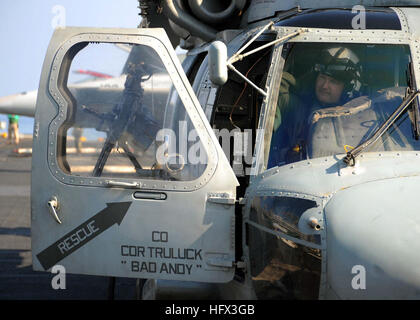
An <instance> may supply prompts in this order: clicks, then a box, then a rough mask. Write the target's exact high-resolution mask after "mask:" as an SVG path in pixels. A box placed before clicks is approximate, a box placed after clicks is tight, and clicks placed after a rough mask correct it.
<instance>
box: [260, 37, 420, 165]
mask: <svg viewBox="0 0 420 320" xmlns="http://www.w3.org/2000/svg"><path fill="white" fill-rule="evenodd" d="M283 56H284V58H285V66H284V71H283V75H282V80H281V86H280V92H279V99H278V103H277V108H276V115H275V121H274V128H273V136H272V140H271V147H270V155H269V160H268V168H271V167H274V166H281V165H283V164H287V163H292V162H296V161H300V160H304V159H313V158H319V157H327V156H332V155H337V154H346V153H347V152H349V151H351V150H352V149H354V148H356V147H357V146H358V145H360V144H361V143H362V142H364V141H366V140H367V139H368V138H369V137H371V136H372V135H373V133H375V132H376V131H377V130H378V129H379V128H380V127H381V125H382V124H383V123H384V122H385V121H386V119H388V118H389V117H390V115H391V114H392V113H393V112H394V111H395V110H396V109H397V107H398V106H399V105H400V104H401V103H402V101H403V100H404V98H405V96H406V95H407V89H408V88H409V87H410V81H411V80H410V79H411V78H410V61H411V60H410V53H409V47H408V46H406V45H390V44H384V45H382V44H354V43H352V44H351V43H340V44H338V43H293V44H292V43H288V44H286V45H285V46H284V48H283ZM334 90H338V91H337V92H336V97H333V94H334ZM413 119H414V109H413V108H411V109H409V111H408V112H405V113H402V114H401V115H400V116H399V117H398V119H397V120H396V121H395V122H394V123H393V124H392V126H391V127H390V128H389V130H387V131H386V132H385V133H384V134H383V135H382V137H381V139H378V140H377V141H376V142H375V143H373V144H372V145H370V146H369V149H368V150H367V151H403V150H406V151H409V150H419V149H420V141H419V140H416V139H415V135H414V134H413V130H412V127H413V126H412V124H413V123H414V120H413Z"/></svg>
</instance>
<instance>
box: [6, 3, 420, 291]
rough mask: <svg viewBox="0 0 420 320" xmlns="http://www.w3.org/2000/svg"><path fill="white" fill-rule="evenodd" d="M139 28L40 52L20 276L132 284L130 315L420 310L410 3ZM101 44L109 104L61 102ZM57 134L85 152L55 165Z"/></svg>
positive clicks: (63, 144) (183, 15)
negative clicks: (369, 303) (196, 303)
mask: <svg viewBox="0 0 420 320" xmlns="http://www.w3.org/2000/svg"><path fill="white" fill-rule="evenodd" d="M201 3H202V5H200V4H201ZM139 8H140V9H141V16H142V21H141V25H140V26H139V28H136V29H101V28H82V27H78V28H74V27H72V28H64V29H58V30H56V31H55V33H54V35H53V37H52V39H51V42H50V45H49V48H48V51H47V53H46V57H45V62H44V65H43V69H42V74H41V81H40V86H39V89H38V92H37V101H36V112H35V122H34V136H33V156H32V168H33V170H32V182H31V183H32V186H31V190H36V194H33V195H32V198H31V201H32V203H31V210H32V221H31V222H32V231H31V235H32V253H33V268H34V269H35V270H39V271H47V270H50V269H51V268H52V267H53V266H54V265H62V266H64V267H65V268H66V271H67V272H69V273H77V274H90V275H102V276H109V277H111V279H114V277H131V278H137V279H142V280H139V281H138V289H139V297H140V298H143V299H168V298H169V299H171V298H178V299H179V298H185V299H192V298H194V299H207V298H212V299H419V298H420V274H419V271H418V265H420V255H419V254H418V253H419V252H420V241H419V239H420V227H419V226H420V215H419V214H418V211H417V208H418V205H417V203H416V202H415V200H416V199H417V190H418V189H419V186H420V175H419V173H420V169H419V168H420V141H419V136H420V129H419V106H418V95H419V93H420V91H419V89H418V88H419V87H420V49H419V48H420V20H419V19H418V17H419V15H420V1H409V0H405V1H388V0H382V1H378V0H370V1H369V0H367V1H363V6H362V5H361V1H351V0H347V1H337V0H326V1H309V0H306V1H305V0H300V1H299V0H286V1H284V0H283V1H260V0H230V1H221V0H217V1H204V2H202V1H199V0H189V1H178V0H161V1H150V0H139ZM162 28H163V29H162ZM114 43H116V44H123V45H130V46H131V48H132V49H131V51H130V55H129V58H128V60H127V63H126V64H125V67H124V71H123V73H122V76H121V77H120V78H119V80H118V81H119V85H115V86H113V85H110V86H108V85H107V86H95V85H94V83H98V82H95V81H94V82H89V83H81V84H72V85H70V84H68V77H69V73H70V67H71V64H72V61H73V59H74V58H75V57H77V56H78V55H79V54H81V53H83V52H85V51H86V50H91V48H94V49H95V50H96V49H97V48H101V47H106V46H107V45H109V44H114ZM178 45H180V47H181V48H183V49H185V50H187V55H186V58H185V59H184V60H183V62H182V64H181V63H180V62H179V61H178V59H177V57H176V54H175V52H174V50H173V48H175V47H176V46H178ZM100 52H101V51H100V50H99V51H98V53H97V59H101V58H102V56H101V53H100ZM121 79H123V80H121ZM100 81H101V82H102V83H103V84H104V83H108V82H107V81H110V82H112V81H117V79H115V78H112V79H101V80H100ZM91 84H92V85H91ZM32 95H33V93H32ZM28 97H29V96H28ZM0 105H1V102H0ZM27 106H29V104H27ZM29 109H30V108H26V109H25V108H24V107H22V108H21V109H19V108H16V109H14V110H13V111H14V112H13V113H18V114H19V113H20V114H23V115H28V114H29V113H30V112H29V111H30V110H29ZM1 110H3V112H4V110H6V112H7V113H9V112H10V109H5V108H4V106H0V111H1ZM25 113H26V114H25ZM74 128H82V129H83V130H84V131H89V132H90V133H92V135H93V136H95V137H97V136H100V137H102V139H99V140H98V139H96V140H94V139H92V140H88V141H87V143H86V144H87V145H89V146H91V147H93V148H94V149H95V150H97V151H95V152H93V153H89V154H88V155H85V156H80V155H77V154H72V153H69V152H67V150H68V149H69V148H70V147H72V143H70V142H69V141H70V139H69V132H72V129H74ZM95 134H96V135H95ZM232 141H233V145H232V144H229V142H232ZM75 199H77V201H75Z"/></svg>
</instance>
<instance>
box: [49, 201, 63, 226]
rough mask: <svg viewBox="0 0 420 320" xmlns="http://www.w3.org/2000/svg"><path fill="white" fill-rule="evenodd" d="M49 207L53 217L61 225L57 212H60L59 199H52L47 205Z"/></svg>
mask: <svg viewBox="0 0 420 320" xmlns="http://www.w3.org/2000/svg"><path fill="white" fill-rule="evenodd" d="M47 205H48V209H49V210H50V212H51V214H52V216H53V217H54V219H55V221H57V223H59V224H61V223H62V222H61V220H60V218H59V217H58V214H57V210H58V200H57V197H52V198H51V200H50V201H48V203H47Z"/></svg>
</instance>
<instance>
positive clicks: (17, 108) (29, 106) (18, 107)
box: [0, 90, 38, 117]
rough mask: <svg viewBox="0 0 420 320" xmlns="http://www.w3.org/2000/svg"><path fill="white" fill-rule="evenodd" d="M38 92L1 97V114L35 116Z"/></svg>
mask: <svg viewBox="0 0 420 320" xmlns="http://www.w3.org/2000/svg"><path fill="white" fill-rule="evenodd" d="M37 93H38V91H37V90H34V91H29V92H23V93H19V94H13V95H9V96H5V97H0V113H3V114H17V115H21V116H28V117H33V116H35V106H36V98H37Z"/></svg>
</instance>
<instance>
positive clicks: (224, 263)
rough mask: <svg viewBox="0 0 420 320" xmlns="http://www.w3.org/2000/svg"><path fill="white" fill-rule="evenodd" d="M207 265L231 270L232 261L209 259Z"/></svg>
mask: <svg viewBox="0 0 420 320" xmlns="http://www.w3.org/2000/svg"><path fill="white" fill-rule="evenodd" d="M206 262H207V264H209V265H211V266H215V267H224V268H232V267H233V264H234V261H233V260H231V259H223V258H210V259H207V261H206Z"/></svg>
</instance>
